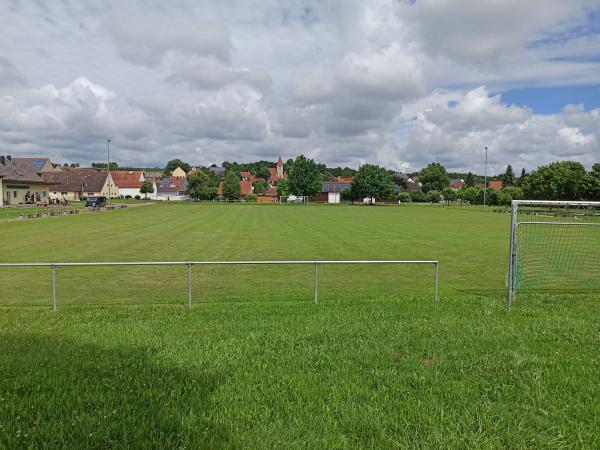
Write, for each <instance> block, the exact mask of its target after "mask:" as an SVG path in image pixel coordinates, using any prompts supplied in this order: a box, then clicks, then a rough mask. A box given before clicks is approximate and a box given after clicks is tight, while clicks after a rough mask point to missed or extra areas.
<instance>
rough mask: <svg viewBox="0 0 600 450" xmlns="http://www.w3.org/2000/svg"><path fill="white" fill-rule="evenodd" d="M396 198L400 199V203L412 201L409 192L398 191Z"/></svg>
mask: <svg viewBox="0 0 600 450" xmlns="http://www.w3.org/2000/svg"><path fill="white" fill-rule="evenodd" d="M398 200H399V201H400V203H410V202H411V201H412V199H411V198H410V194H409V193H408V192H405V191H404V192H400V194H398Z"/></svg>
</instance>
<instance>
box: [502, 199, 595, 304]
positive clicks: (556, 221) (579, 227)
mask: <svg viewBox="0 0 600 450" xmlns="http://www.w3.org/2000/svg"><path fill="white" fill-rule="evenodd" d="M518 289H522V290H552V291H556V290H563V291H565V290H567V291H583V290H600V202H575V201H550V200H513V201H512V205H511V230H510V253H509V261H508V308H509V309H510V308H511V306H512V304H513V301H514V299H515V295H516V291H517V290H518Z"/></svg>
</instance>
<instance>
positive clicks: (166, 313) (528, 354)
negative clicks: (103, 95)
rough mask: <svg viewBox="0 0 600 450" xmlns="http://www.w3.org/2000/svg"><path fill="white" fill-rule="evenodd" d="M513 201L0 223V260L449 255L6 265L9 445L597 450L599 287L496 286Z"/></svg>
mask: <svg viewBox="0 0 600 450" xmlns="http://www.w3.org/2000/svg"><path fill="white" fill-rule="evenodd" d="M508 227H509V216H508V215H507V214H495V213H490V212H486V213H484V212H481V211H480V210H478V209H471V208H464V209H461V208H445V207H441V206H440V207H417V206H401V207H399V206H389V207H361V206H356V207H349V206H306V205H295V206H279V205H273V206H266V205H265V206H261V205H207V204H201V205H200V204H160V205H150V206H147V207H143V208H132V209H128V210H119V211H107V212H103V213H98V214H86V215H79V216H70V217H56V218H49V219H45V220H37V221H28V222H5V223H2V224H0V232H1V233H2V236H3V237H4V238H3V239H2V240H0V255H1V257H0V259H1V260H2V261H14V262H19V261H33V260H35V261H110V260H119V261H136V260H138V261H139V260H155V261H160V260H163V261H167V260H180V261H181V260H246V259H265V260H271V259H273V260H276V259H309V260H313V259H439V260H440V302H439V303H437V304H436V303H434V302H433V300H432V295H433V271H432V270H431V268H425V267H417V268H402V267H391V266H390V267H388V266H385V267H377V268H369V267H361V266H351V267H340V268H335V267H328V268H321V269H320V279H319V287H320V293H319V294H320V302H319V304H318V305H315V304H314V303H312V302H311V300H312V270H313V268H312V267H307V268H294V267H266V268H265V267H260V266H258V267H254V266H253V267H246V268H243V269H240V268H236V267H225V268H210V269H209V268H200V267H195V268H194V276H193V281H194V285H193V288H194V289H193V292H194V307H193V309H192V311H189V310H187V309H186V308H185V307H184V306H183V305H184V303H185V302H186V299H187V278H186V277H187V271H186V269H185V268H158V269H156V268H134V269H127V270H124V269H123V268H120V269H119V270H116V269H113V268H110V269H107V268H93V269H75V268H59V270H58V299H59V310H58V312H57V313H52V312H50V310H49V305H50V271H49V269H48V268H42V269H23V268H20V269H8V268H0V277H1V278H0V279H1V280H2V281H3V283H2V286H1V287H0V305H2V307H0V328H1V331H0V448H3V447H6V448H23V447H51V448H57V447H60V448H74V447H75V448H77V447H85V448H89V447H122V448H123V447H134V448H136V447H137V448H148V447H169V448H172V447H178V448H183V447H186V448H199V447H209V448H214V447H232V448H240V447H242V448H282V447H286V448H290V447H292V448H332V447H338V448H341V447H378V448H381V447H384V448H387V447H403V448H415V447H418V448H432V447H434V448H435V447H438V448H439V447H445V448H446V447H447V448H465V447H485V448H490V447H504V448H523V447H528V448H531V447H533V448H557V447H558V448H560V447H581V448H594V447H598V446H599V445H600V438H599V437H598V433H597V430H598V429H600V396H598V387H599V385H600V370H599V368H600V367H599V366H600V357H599V356H598V346H599V344H600V319H599V317H600V314H599V313H600V302H598V296H597V295H594V294H587V295H575V294H569V295H568V294H560V295H549V294H539V295H534V294H529V295H520V296H518V297H517V303H516V304H515V307H514V309H513V311H512V312H511V313H510V314H509V313H507V311H506V302H505V284H504V281H505V274H506V255H507V252H508V241H507V237H508Z"/></svg>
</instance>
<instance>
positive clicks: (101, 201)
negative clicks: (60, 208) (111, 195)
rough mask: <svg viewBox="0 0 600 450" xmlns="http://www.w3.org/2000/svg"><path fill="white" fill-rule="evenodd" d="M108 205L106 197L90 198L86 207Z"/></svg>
mask: <svg viewBox="0 0 600 450" xmlns="http://www.w3.org/2000/svg"><path fill="white" fill-rule="evenodd" d="M104 205H106V197H88V199H87V201H86V202H85V206H92V207H94V206H95V207H100V206H104Z"/></svg>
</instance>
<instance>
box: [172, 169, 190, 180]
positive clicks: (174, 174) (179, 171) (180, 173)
mask: <svg viewBox="0 0 600 450" xmlns="http://www.w3.org/2000/svg"><path fill="white" fill-rule="evenodd" d="M171 178H187V174H186V173H185V170H183V169H182V168H181V167H178V168H177V169H175V170H174V171H173V172H171Z"/></svg>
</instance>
